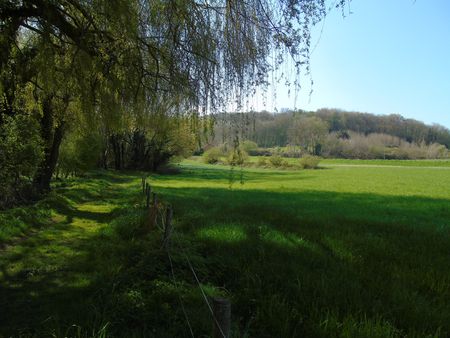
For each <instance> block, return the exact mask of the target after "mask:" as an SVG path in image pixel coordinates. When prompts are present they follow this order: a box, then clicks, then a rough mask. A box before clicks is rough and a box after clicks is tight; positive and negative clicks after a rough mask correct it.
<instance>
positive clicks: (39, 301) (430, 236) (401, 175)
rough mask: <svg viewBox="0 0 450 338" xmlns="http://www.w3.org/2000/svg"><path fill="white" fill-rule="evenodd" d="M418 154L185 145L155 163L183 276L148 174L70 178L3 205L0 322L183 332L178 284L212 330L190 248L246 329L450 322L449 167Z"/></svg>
mask: <svg viewBox="0 0 450 338" xmlns="http://www.w3.org/2000/svg"><path fill="white" fill-rule="evenodd" d="M419 162H420V164H414V165H411V163H410V162H409V161H408V162H401V161H400V162H399V161H396V163H395V164H394V165H393V162H391V161H386V162H384V161H376V162H369V163H368V162H367V161H360V162H354V161H332V160H327V161H323V162H322V163H321V165H322V166H323V167H324V169H321V170H296V171H290V170H279V171H276V170H270V169H256V168H247V169H244V170H242V171H241V170H240V169H234V170H230V168H229V167H226V166H222V165H216V166H212V165H204V164H200V163H199V162H198V161H195V160H188V161H185V162H183V164H182V165H181V172H180V173H179V174H177V175H152V176H151V177H149V180H150V182H151V184H152V186H153V189H154V190H155V191H157V192H158V194H159V195H160V196H161V197H160V198H161V199H162V200H164V201H165V202H169V203H171V204H172V205H173V208H174V218H175V221H174V226H175V230H174V231H175V234H174V237H173V244H172V250H171V258H172V262H173V268H174V269H173V271H174V278H175V280H174V279H173V277H172V273H171V266H170V263H169V260H168V257H167V255H166V254H165V253H164V252H163V251H161V250H160V233H159V232H158V231H157V230H154V231H152V232H150V233H146V232H145V231H144V230H143V227H142V223H143V220H144V219H145V213H144V211H143V207H142V205H143V197H142V195H141V193H140V176H139V174H138V173H136V174H133V173H129V174H118V173H111V172H110V173H106V172H100V173H93V174H91V175H89V176H88V177H86V178H83V179H76V180H72V181H68V182H66V183H64V184H60V186H59V187H57V188H56V189H55V192H54V193H53V194H52V195H51V196H49V198H48V199H47V200H46V201H43V202H40V204H39V205H38V206H35V207H27V208H22V209H17V210H11V211H7V212H4V213H3V214H1V217H2V218H0V219H2V220H3V223H4V224H5V226H3V227H2V228H1V229H9V230H5V231H3V232H2V230H1V229H0V234H2V233H3V235H2V236H3V237H0V238H2V239H3V242H4V243H6V245H4V246H3V248H2V249H0V250H1V252H0V268H1V270H0V271H1V272H0V308H1V311H2V315H1V316H0V337H2V335H3V336H5V337H9V336H11V335H12V336H24V337H26V336H33V335H34V336H36V337H41V336H52V335H53V336H57V337H64V336H69V337H72V336H74V337H91V336H121V337H133V336H136V337H137V336H147V337H152V336H154V337H183V336H186V337H188V336H190V334H189V329H188V326H187V324H186V320H185V316H184V314H183V311H182V307H181V305H180V304H181V303H180V299H181V302H182V303H183V305H184V307H185V310H186V313H187V316H188V318H189V320H190V323H191V325H192V327H193V331H194V334H195V336H196V337H197V336H208V335H209V334H210V331H211V325H212V324H211V319H210V316H209V313H208V309H207V307H206V305H205V303H204V301H203V299H202V296H201V293H200V291H199V288H198V287H197V284H196V282H195V279H194V277H193V276H192V272H191V270H190V268H189V266H188V262H187V260H186V257H188V258H189V260H190V262H191V263H192V265H193V267H194V269H195V270H196V272H197V275H198V277H199V279H200V281H201V283H202V287H203V288H204V290H205V292H206V293H207V294H208V295H222V296H226V297H229V298H230V299H231V301H232V309H233V334H234V336H235V337H245V336H246V337H405V336H408V337H447V336H449V335H450V321H449V318H450V269H449V266H450V255H449V250H450V249H449V248H450V190H449V187H450V168H449V169H447V168H446V166H448V165H447V164H448V162H434V161H427V162H426V164H423V163H425V162H421V161H419ZM442 163H445V164H442ZM436 168H440V169H439V170H436ZM241 180H242V182H243V184H241ZM25 214H28V215H30V214H31V215H37V216H36V217H31V218H30V217H29V216H28V218H26V217H24V216H23V215H25ZM21 215H22V216H21ZM12 224H16V225H17V226H20V229H21V230H20V232H22V235H21V236H19V237H17V235H18V234H19V232H18V231H16V232H14V231H12V230H11V229H12V228H14V227H13V226H12ZM7 225H9V226H7Z"/></svg>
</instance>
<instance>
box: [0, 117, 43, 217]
mask: <svg viewBox="0 0 450 338" xmlns="http://www.w3.org/2000/svg"><path fill="white" fill-rule="evenodd" d="M38 132H39V128H38V126H37V123H36V120H35V119H34V118H33V117H32V116H30V115H26V114H18V115H16V116H6V115H0V182H1V184H0V209H1V208H4V207H8V206H11V205H14V204H16V203H17V202H23V201H24V200H26V199H28V198H30V191H31V189H30V185H31V179H32V177H33V176H34V174H35V173H36V171H37V168H38V166H39V164H40V161H41V159H42V152H43V147H42V142H41V138H40V135H39V133H38Z"/></svg>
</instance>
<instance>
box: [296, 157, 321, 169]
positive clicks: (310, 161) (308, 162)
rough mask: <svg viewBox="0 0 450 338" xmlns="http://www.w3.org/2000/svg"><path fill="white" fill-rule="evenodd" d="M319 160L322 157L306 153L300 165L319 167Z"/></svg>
mask: <svg viewBox="0 0 450 338" xmlns="http://www.w3.org/2000/svg"><path fill="white" fill-rule="evenodd" d="M319 162H320V157H318V156H311V155H305V156H303V157H302V158H301V159H300V167H301V168H302V169H317V167H318V166H319Z"/></svg>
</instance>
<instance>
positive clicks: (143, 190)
mask: <svg viewBox="0 0 450 338" xmlns="http://www.w3.org/2000/svg"><path fill="white" fill-rule="evenodd" d="M141 183H142V193H143V194H145V177H142V179H141Z"/></svg>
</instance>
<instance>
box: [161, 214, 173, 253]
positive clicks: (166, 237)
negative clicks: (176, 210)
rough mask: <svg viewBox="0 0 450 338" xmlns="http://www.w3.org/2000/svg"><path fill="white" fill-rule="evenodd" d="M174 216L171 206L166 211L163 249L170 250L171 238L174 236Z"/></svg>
mask: <svg viewBox="0 0 450 338" xmlns="http://www.w3.org/2000/svg"><path fill="white" fill-rule="evenodd" d="M172 216H173V211H172V208H171V207H170V206H168V207H167V209H166V219H165V222H164V237H163V249H164V250H166V251H167V250H169V247H170V236H171V235H172Z"/></svg>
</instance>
